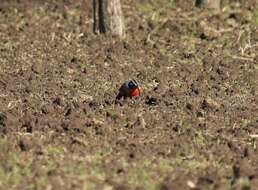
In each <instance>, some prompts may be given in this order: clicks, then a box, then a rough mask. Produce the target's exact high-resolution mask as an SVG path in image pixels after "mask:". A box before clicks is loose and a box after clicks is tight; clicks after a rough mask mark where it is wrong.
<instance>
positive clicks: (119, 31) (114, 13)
mask: <svg viewBox="0 0 258 190" xmlns="http://www.w3.org/2000/svg"><path fill="white" fill-rule="evenodd" d="M108 12H109V16H110V30H111V34H112V35H113V36H118V37H120V38H123V36H124V32H125V25H124V18H123V12H122V8H121V3H120V0H109V4H108Z"/></svg>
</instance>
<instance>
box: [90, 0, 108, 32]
mask: <svg viewBox="0 0 258 190" xmlns="http://www.w3.org/2000/svg"><path fill="white" fill-rule="evenodd" d="M92 2H93V5H92V7H93V32H94V33H97V25H98V30H99V32H100V33H106V27H105V11H104V0H93V1H92ZM97 8H98V12H97Z"/></svg>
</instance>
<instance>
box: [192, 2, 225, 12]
mask: <svg viewBox="0 0 258 190" xmlns="http://www.w3.org/2000/svg"><path fill="white" fill-rule="evenodd" d="M220 1H221V0H196V1H195V6H196V7H202V6H203V7H204V8H207V9H213V10H216V11H219V10H220Z"/></svg>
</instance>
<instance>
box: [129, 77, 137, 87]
mask: <svg viewBox="0 0 258 190" xmlns="http://www.w3.org/2000/svg"><path fill="white" fill-rule="evenodd" d="M128 86H129V88H131V89H132V88H135V87H138V83H137V82H136V80H134V79H132V80H130V81H129V82H128Z"/></svg>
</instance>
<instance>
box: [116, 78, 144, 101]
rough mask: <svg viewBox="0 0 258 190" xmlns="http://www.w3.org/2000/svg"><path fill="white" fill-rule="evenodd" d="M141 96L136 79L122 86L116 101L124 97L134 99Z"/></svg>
mask: <svg viewBox="0 0 258 190" xmlns="http://www.w3.org/2000/svg"><path fill="white" fill-rule="evenodd" d="M134 96H140V88H139V85H138V83H137V81H136V80H135V79H131V80H127V81H125V82H124V83H123V84H122V86H121V87H120V88H119V92H118V94H117V96H116V100H120V99H121V98H122V97H123V98H124V99H125V98H128V97H130V98H131V97H134Z"/></svg>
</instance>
